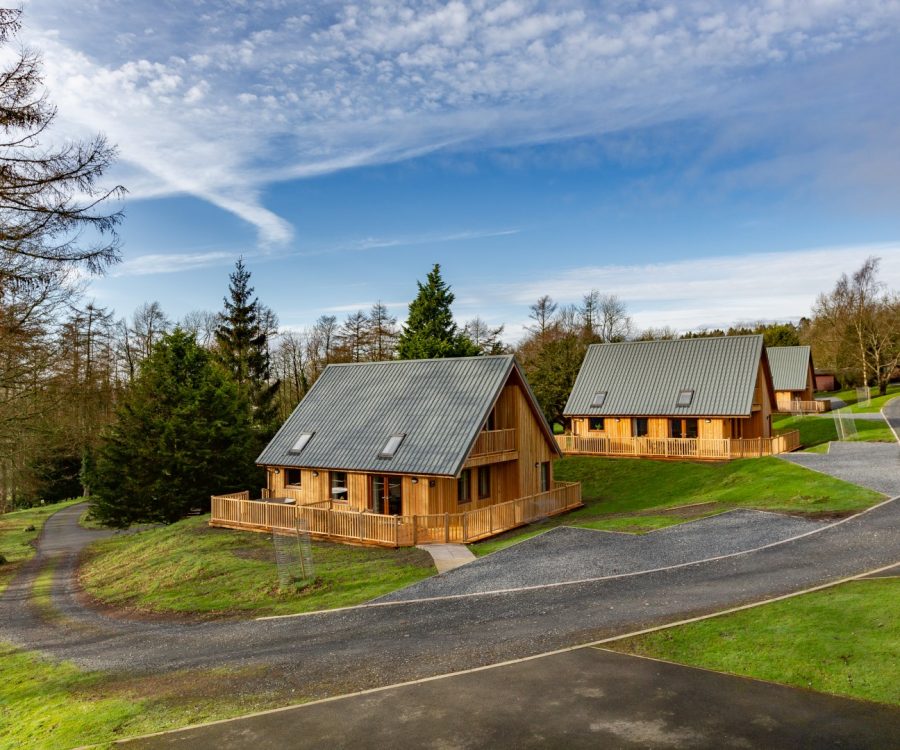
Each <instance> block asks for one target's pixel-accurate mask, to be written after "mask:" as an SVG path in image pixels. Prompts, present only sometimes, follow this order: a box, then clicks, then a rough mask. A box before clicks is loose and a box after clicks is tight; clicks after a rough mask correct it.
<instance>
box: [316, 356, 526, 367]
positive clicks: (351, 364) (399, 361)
mask: <svg viewBox="0 0 900 750" xmlns="http://www.w3.org/2000/svg"><path fill="white" fill-rule="evenodd" d="M515 356H516V355H515V354H472V355H470V356H468V357H423V358H421V359H381V360H372V361H368V362H329V363H328V364H327V365H326V367H358V366H360V365H399V364H411V363H413V362H459V361H461V360H482V361H484V360H490V359H513V358H515Z"/></svg>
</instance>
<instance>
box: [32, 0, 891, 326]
mask: <svg viewBox="0 0 900 750" xmlns="http://www.w3.org/2000/svg"><path fill="white" fill-rule="evenodd" d="M72 7H73V6H72V4H71V3H69V2H62V1H61V0H31V1H30V2H28V3H27V4H26V6H25V23H26V29H25V31H24V33H23V39H24V40H25V41H26V42H28V43H29V44H32V45H33V46H36V47H38V48H39V49H41V50H42V51H43V53H44V59H45V63H46V72H47V83H48V86H49V87H50V92H51V97H52V99H53V101H54V102H55V103H56V104H57V105H58V107H59V123H58V128H57V133H58V135H59V136H60V137H64V136H66V135H81V134H89V133H92V132H96V131H102V132H104V133H106V134H107V135H108V136H109V138H110V140H111V141H113V142H114V143H116V144H118V146H119V150H120V161H119V164H118V165H117V167H116V169H115V172H114V174H113V175H112V177H113V178H114V179H116V180H118V181H121V182H122V184H124V185H125V186H126V187H127V188H128V189H129V191H130V193H129V198H128V200H127V202H126V206H125V208H126V215H127V218H126V222H125V225H124V227H123V239H124V242H125V244H124V262H123V263H122V264H121V265H120V266H119V267H117V268H115V269H113V271H112V272H111V273H110V274H109V275H108V276H107V277H106V278H103V279H98V280H94V281H92V282H91V283H90V286H89V290H88V293H89V295H90V296H93V297H95V298H96V301H97V302H98V303H99V304H103V305H107V306H111V307H114V308H115V309H116V310H117V312H118V313H119V314H130V312H131V311H132V310H133V309H134V308H135V307H136V306H137V305H138V304H140V303H141V302H143V301H146V300H154V299H155V300H158V301H159V302H160V303H161V304H162V305H163V307H164V309H165V310H166V311H167V312H168V313H169V315H170V316H171V317H173V318H177V317H180V316H181V315H183V314H184V313H186V312H188V311H189V310H193V309H212V310H215V309H219V307H220V305H221V297H222V295H223V293H224V290H225V287H226V284H227V275H228V271H229V269H230V267H231V266H232V265H233V263H234V260H235V258H236V257H238V256H239V255H243V256H244V258H245V261H246V263H247V265H248V267H249V268H250V269H251V271H252V272H253V279H254V283H255V286H256V290H257V293H258V294H259V296H260V298H261V299H262V300H263V301H264V302H265V303H266V304H268V305H269V306H270V307H272V308H273V309H274V310H275V311H276V313H278V315H279V318H280V320H281V322H282V324H283V325H284V326H289V327H302V326H304V325H308V324H309V323H311V322H312V321H313V320H314V319H315V318H316V317H317V316H318V315H319V314H321V313H323V312H333V313H335V314H337V315H339V316H342V315H344V314H346V312H348V311H352V310H355V309H357V308H360V307H363V308H365V307H368V306H369V305H371V303H372V302H374V301H375V300H378V299H381V300H382V301H384V302H386V303H388V304H389V305H390V306H391V308H392V310H393V311H394V312H395V313H396V314H398V315H399V316H400V317H401V318H402V316H403V314H404V311H405V306H406V304H407V303H408V301H409V299H410V298H411V296H412V295H413V294H414V292H415V280H416V279H421V278H423V277H424V275H425V273H426V272H427V270H428V269H429V268H430V266H431V264H432V263H434V262H440V263H441V264H442V266H443V268H444V271H445V277H446V278H447V279H448V281H450V283H451V284H452V285H453V287H454V290H455V292H456V294H457V297H458V303H457V306H456V312H457V315H458V317H459V318H460V319H461V320H462V319H466V318H470V317H473V316H474V315H476V314H479V315H481V316H482V317H484V318H485V319H487V320H488V321H489V322H492V323H494V324H499V323H505V324H506V326H507V331H508V338H509V339H510V340H515V338H516V337H517V336H518V335H519V334H520V332H521V329H522V325H523V324H524V323H525V322H526V321H527V308H528V304H529V303H530V302H532V301H533V300H534V299H536V298H537V297H538V296H540V295H541V294H544V293H548V294H551V295H552V296H553V297H554V298H556V299H557V300H558V301H559V302H562V303H566V302H575V301H577V300H578V299H579V298H580V296H581V295H582V294H583V293H584V292H586V291H588V290H589V289H590V288H591V287H593V288H597V289H599V290H600V291H602V292H606V293H616V294H618V295H619V296H620V297H622V298H623V299H624V300H625V302H626V303H627V304H628V307H629V310H630V311H631V313H632V315H633V316H634V318H635V321H636V323H637V324H638V325H639V326H641V327H643V326H651V325H653V326H662V325H671V326H674V327H676V328H681V329H685V328H692V327H700V326H712V325H725V324H728V323H731V322H735V321H741V320H752V319H759V318H766V319H778V318H796V317H799V316H800V315H802V314H805V313H806V312H807V311H808V309H809V307H810V304H811V303H812V301H813V300H814V298H815V295H816V293H817V292H818V291H821V290H824V289H826V288H828V287H830V286H831V285H832V284H833V282H834V280H835V278H836V277H837V276H838V275H839V274H840V273H841V272H843V271H851V270H853V268H854V267H855V266H857V265H858V264H859V263H860V262H861V261H862V260H863V259H864V258H865V257H866V256H867V255H869V254H872V253H874V254H878V255H880V256H881V257H882V259H883V277H884V279H885V280H886V281H887V282H889V283H891V284H892V285H893V286H894V287H898V286H900V213H898V211H897V210H896V208H897V205H898V204H900V200H898V199H900V182H898V180H897V175H898V174H900V79H898V76H897V74H896V69H897V52H896V49H897V41H898V32H900V3H898V2H896V0H881V1H874V0H872V1H868V2H866V1H862V0H860V1H854V0H847V1H845V2H837V1H836V0H804V1H802V2H800V1H796V2H795V1H794V0H766V1H765V2H750V3H725V2H707V1H704V0H696V1H694V2H684V3H678V4H674V3H656V2H590V3H589V2H575V1H574V0H572V1H569V0H558V1H557V2H553V3H541V2H531V1H529V0H504V1H502V2H494V1H490V2H489V1H488V0H473V1H472V2H458V1H453V2H449V3H430V2H422V3H403V2H395V1H394V0H381V1H380V2H371V3H370V2H360V3H355V4H349V3H329V2H320V3H312V4H311V3H291V2H284V0H277V1H274V2H253V3H249V2H237V1H235V2H227V1H226V0H208V1H202V2H194V3H192V2H186V1H181V2H158V3H152V4H151V3H146V2H142V1H136V0H116V1H114V2H113V1H112V0H93V1H92V2H85V3H78V6H77V8H78V10H77V13H73V12H72Z"/></svg>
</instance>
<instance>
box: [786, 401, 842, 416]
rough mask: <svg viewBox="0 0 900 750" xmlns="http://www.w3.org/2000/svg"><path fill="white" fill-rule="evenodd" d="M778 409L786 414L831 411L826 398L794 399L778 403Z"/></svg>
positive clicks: (829, 403)
mask: <svg viewBox="0 0 900 750" xmlns="http://www.w3.org/2000/svg"><path fill="white" fill-rule="evenodd" d="M778 411H779V412H782V413H787V414H823V413H824V412H827V411H831V402H830V401H827V400H822V401H819V400H816V401H801V400H799V399H796V400H794V401H790V402H784V403H779V404H778Z"/></svg>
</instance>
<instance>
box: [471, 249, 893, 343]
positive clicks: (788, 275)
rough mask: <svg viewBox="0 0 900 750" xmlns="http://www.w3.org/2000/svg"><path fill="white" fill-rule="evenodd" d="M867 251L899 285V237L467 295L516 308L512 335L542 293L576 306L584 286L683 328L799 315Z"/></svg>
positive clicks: (565, 277)
mask: <svg viewBox="0 0 900 750" xmlns="http://www.w3.org/2000/svg"><path fill="white" fill-rule="evenodd" d="M870 255H875V256H877V257H880V258H881V272H880V276H881V278H882V280H883V281H885V283H887V284H888V286H890V287H892V288H894V289H897V288H900V243H886V244H876V245H854V246H848V247H830V248H816V249H811V250H792V251H787V252H779V253H753V254H747V255H738V256H727V257H726V256H718V257H710V258H696V259H690V260H679V261H673V262H671V263H653V264H645V265H606V266H588V267H580V268H570V269H567V270H565V271H562V272H560V273H558V274H556V275H553V276H549V277H545V278H541V279H540V280H537V279H532V280H527V279H519V280H517V281H516V283H514V284H513V283H510V284H504V285H497V286H491V287H488V288H485V289H482V290H478V292H477V294H472V295H471V296H473V297H474V298H475V299H482V300H485V299H492V300H496V301H497V302H499V303H500V304H501V308H502V310H504V311H517V318H516V319H515V320H514V321H513V322H512V323H511V324H510V325H509V326H508V327H507V328H508V331H509V332H510V333H511V334H513V335H515V333H514V332H515V331H520V332H521V331H522V329H523V328H524V326H525V325H527V318H526V316H525V312H527V308H528V305H530V304H532V303H533V302H534V301H535V300H537V299H538V298H539V297H541V296H542V295H544V294H549V295H550V296H551V297H553V299H554V300H555V301H556V302H558V303H560V304H572V303H576V304H577V303H579V302H580V301H581V298H582V296H583V295H584V294H585V293H586V292H588V291H589V290H591V289H598V290H600V291H602V292H603V293H609V294H616V295H618V296H619V297H620V298H621V299H622V300H623V301H624V302H625V303H626V305H627V306H628V310H629V312H630V314H631V315H632V317H633V318H634V321H635V324H636V325H637V327H638V328H649V327H654V328H658V327H661V326H672V327H673V328H676V329H678V330H681V331H684V330H690V329H698V328H702V327H711V328H714V327H727V326H729V325H732V324H734V323H737V322H745V321H757V320H798V319H799V318H800V317H802V316H808V315H809V314H810V310H811V308H812V306H813V303H814V302H815V299H816V297H817V295H818V294H820V293H821V292H826V291H828V290H830V289H831V288H832V287H833V286H834V284H835V282H836V281H837V277H838V275H840V273H842V272H846V273H850V272H852V271H853V270H855V269H856V268H858V267H859V266H860V265H861V264H862V263H863V261H864V260H865V259H866V258H867V257H869V256H870ZM468 292H469V293H470V294H471V292H472V290H468ZM492 317H494V318H496V317H497V314H496V312H494V313H492Z"/></svg>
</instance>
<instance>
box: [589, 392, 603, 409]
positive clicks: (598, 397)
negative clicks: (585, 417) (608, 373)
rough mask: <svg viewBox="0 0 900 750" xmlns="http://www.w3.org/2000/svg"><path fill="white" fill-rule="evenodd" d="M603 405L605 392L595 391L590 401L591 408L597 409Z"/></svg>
mask: <svg viewBox="0 0 900 750" xmlns="http://www.w3.org/2000/svg"><path fill="white" fill-rule="evenodd" d="M604 403H606V391H597V392H596V393H595V394H594V398H593V399H592V400H591V408H592V409H599V408H600V407H601V406H603V404H604Z"/></svg>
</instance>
